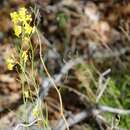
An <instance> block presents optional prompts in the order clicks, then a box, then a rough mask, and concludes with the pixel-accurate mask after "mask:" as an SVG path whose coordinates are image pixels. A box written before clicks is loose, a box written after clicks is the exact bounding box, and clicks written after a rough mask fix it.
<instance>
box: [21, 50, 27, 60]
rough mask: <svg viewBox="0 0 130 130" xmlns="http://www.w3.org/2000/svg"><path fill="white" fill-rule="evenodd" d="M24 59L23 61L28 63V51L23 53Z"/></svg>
mask: <svg viewBox="0 0 130 130" xmlns="http://www.w3.org/2000/svg"><path fill="white" fill-rule="evenodd" d="M22 59H23V61H24V62H26V61H27V60H28V55H27V51H23V53H22Z"/></svg>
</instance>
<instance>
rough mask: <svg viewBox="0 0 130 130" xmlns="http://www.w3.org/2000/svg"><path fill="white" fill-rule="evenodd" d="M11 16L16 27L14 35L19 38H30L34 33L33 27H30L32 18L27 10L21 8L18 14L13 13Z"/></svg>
mask: <svg viewBox="0 0 130 130" xmlns="http://www.w3.org/2000/svg"><path fill="white" fill-rule="evenodd" d="M10 16H11V19H12V22H13V25H14V33H15V35H16V36H17V37H19V36H20V35H22V36H23V37H25V36H29V35H30V34H31V33H32V31H33V27H31V26H30V23H31V21H32V18H31V14H29V12H28V11H27V9H26V8H24V7H23V8H20V9H19V10H18V11H17V12H16V11H15V12H12V13H11V14H10Z"/></svg>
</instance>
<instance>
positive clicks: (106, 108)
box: [98, 106, 130, 115]
mask: <svg viewBox="0 0 130 130" xmlns="http://www.w3.org/2000/svg"><path fill="white" fill-rule="evenodd" d="M98 109H99V110H100V111H101V112H111V113H115V114H122V115H127V114H129V115H130V110H125V109H119V108H112V107H109V106H98Z"/></svg>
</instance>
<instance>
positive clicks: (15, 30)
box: [14, 25, 22, 37]
mask: <svg viewBox="0 0 130 130" xmlns="http://www.w3.org/2000/svg"><path fill="white" fill-rule="evenodd" d="M14 33H15V35H16V36H17V37H19V35H20V34H21V33H22V28H21V26H19V25H15V26H14Z"/></svg>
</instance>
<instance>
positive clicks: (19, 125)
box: [14, 119, 42, 130]
mask: <svg viewBox="0 0 130 130" xmlns="http://www.w3.org/2000/svg"><path fill="white" fill-rule="evenodd" d="M37 121H42V119H36V120H34V121H32V122H31V123H29V124H22V123H20V124H18V125H17V126H16V127H15V129H14V130H18V128H19V127H30V126H32V125H34V124H35V123H36V122H37Z"/></svg>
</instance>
